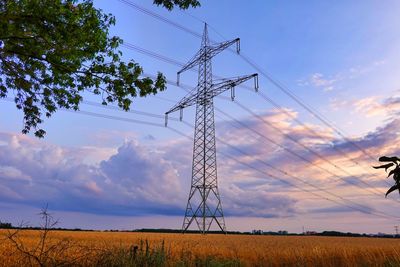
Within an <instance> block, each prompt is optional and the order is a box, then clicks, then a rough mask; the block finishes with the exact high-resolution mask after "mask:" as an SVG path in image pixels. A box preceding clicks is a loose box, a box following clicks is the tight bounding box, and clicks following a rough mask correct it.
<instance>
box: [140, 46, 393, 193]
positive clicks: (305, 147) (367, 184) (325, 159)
mask: <svg viewBox="0 0 400 267" xmlns="http://www.w3.org/2000/svg"><path fill="white" fill-rule="evenodd" d="M133 49H135V48H133ZM135 50H136V49H135ZM137 51H138V52H141V53H143V49H141V50H137ZM144 53H145V54H146V55H149V56H151V57H154V58H156V59H160V58H166V59H168V58H167V57H165V56H163V55H159V54H157V53H154V52H151V51H149V50H147V51H146V52H144ZM171 61H175V60H171V59H168V60H166V62H171ZM174 64H175V65H178V66H183V65H184V64H183V63H180V62H177V61H175V63H174ZM167 82H168V83H170V84H171V85H173V86H177V85H176V84H175V83H173V82H171V81H167ZM177 87H178V88H179V87H180V86H177ZM186 87H187V86H186ZM180 88H183V89H184V90H185V91H187V90H188V89H187V88H184V87H180ZM234 103H235V104H236V105H238V106H239V107H241V108H242V109H244V110H245V111H247V112H249V113H250V114H252V115H253V116H255V117H256V118H258V119H260V120H261V121H262V122H263V123H265V124H267V125H269V126H270V127H272V128H274V129H275V130H277V131H279V132H281V133H282V134H284V135H285V137H287V138H288V139H290V140H291V141H293V142H295V143H296V144H298V145H300V146H302V147H303V148H304V149H306V150H307V151H309V152H310V153H312V154H314V155H315V156H317V157H318V158H320V159H322V160H323V161H325V162H327V163H328V164H330V165H332V166H333V167H335V168H337V169H339V170H341V171H342V172H344V173H346V175H347V176H350V177H354V178H356V179H358V180H359V181H360V182H361V183H362V184H364V185H366V186H368V187H371V188H372V189H369V188H366V189H364V188H362V187H361V186H360V185H358V184H357V183H356V182H354V181H352V180H345V182H346V183H350V184H352V185H354V186H356V187H359V188H362V189H364V190H367V191H370V192H371V193H373V194H376V195H379V196H381V194H383V192H381V191H380V190H377V189H375V188H374V187H373V186H371V185H370V184H369V183H367V182H365V181H363V180H361V179H360V178H358V177H355V176H354V175H352V174H350V173H349V172H347V171H346V170H344V169H343V168H341V167H339V166H337V165H336V164H334V163H332V162H331V161H330V160H328V159H327V158H325V157H324V156H322V155H320V154H319V153H317V152H315V151H314V150H312V149H310V148H308V147H307V146H305V145H303V144H302V143H300V142H298V141H297V140H296V139H294V138H292V137H291V136H290V135H288V134H286V133H283V132H282V130H281V129H279V128H277V127H275V126H273V125H272V124H270V123H269V122H267V121H265V120H264V119H263V118H261V117H260V116H259V115H257V114H255V113H254V112H252V111H251V110H250V109H248V108H247V107H245V106H244V105H242V104H240V103H239V102H238V101H235V102H234ZM330 173H331V174H332V175H334V176H335V177H338V178H339V179H342V180H343V178H342V177H340V176H338V175H336V174H334V173H332V172H330ZM372 190H375V191H376V192H373V191H372ZM395 201H396V200H395Z"/></svg>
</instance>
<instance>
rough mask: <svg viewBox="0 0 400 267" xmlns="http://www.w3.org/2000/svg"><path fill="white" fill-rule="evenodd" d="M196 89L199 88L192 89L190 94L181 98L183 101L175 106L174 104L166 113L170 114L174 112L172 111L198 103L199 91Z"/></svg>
mask: <svg viewBox="0 0 400 267" xmlns="http://www.w3.org/2000/svg"><path fill="white" fill-rule="evenodd" d="M196 89H197V88H195V90H192V91H191V92H190V93H189V94H187V95H186V96H185V97H183V98H182V99H181V101H179V102H178V103H177V104H176V105H175V106H173V107H172V108H171V109H170V110H168V111H167V112H165V115H168V114H169V113H172V112H175V111H178V110H182V109H184V108H186V107H190V106H192V105H194V104H196V99H197V97H198V92H197V90H196Z"/></svg>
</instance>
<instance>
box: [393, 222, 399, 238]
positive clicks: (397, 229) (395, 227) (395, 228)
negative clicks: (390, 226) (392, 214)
mask: <svg viewBox="0 0 400 267" xmlns="http://www.w3.org/2000/svg"><path fill="white" fill-rule="evenodd" d="M394 231H395V232H396V236H398V235H399V226H398V225H395V226H394Z"/></svg>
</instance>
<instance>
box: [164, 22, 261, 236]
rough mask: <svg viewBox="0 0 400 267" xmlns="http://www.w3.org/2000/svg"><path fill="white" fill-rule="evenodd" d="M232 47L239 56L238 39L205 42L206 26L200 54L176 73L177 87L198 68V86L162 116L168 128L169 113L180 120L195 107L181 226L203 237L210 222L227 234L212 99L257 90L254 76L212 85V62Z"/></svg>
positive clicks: (235, 78) (216, 81) (207, 40)
mask: <svg viewBox="0 0 400 267" xmlns="http://www.w3.org/2000/svg"><path fill="white" fill-rule="evenodd" d="M234 44H236V51H237V53H239V51H240V39H239V38H236V39H234V40H231V41H226V42H222V43H217V44H214V43H211V42H210V40H209V38H208V31H207V24H205V25H204V32H203V37H202V42H201V47H200V50H199V51H198V52H197V53H196V54H195V55H194V57H193V58H192V59H191V60H190V61H189V62H188V63H186V64H185V65H184V66H183V67H182V69H181V70H180V71H178V73H177V84H178V85H179V76H180V74H181V73H182V72H184V71H186V70H189V69H192V68H194V67H196V66H198V84H197V86H196V87H195V88H194V90H192V91H191V92H190V93H189V94H188V95H186V96H185V97H184V98H183V99H182V100H181V101H179V102H178V103H177V104H176V105H175V106H173V107H172V108H171V109H170V110H169V111H168V112H166V113H165V115H166V122H165V123H166V125H167V120H168V114H169V113H172V112H175V111H180V118H181V119H182V112H183V109H184V108H186V107H189V106H192V105H196V119H195V131H194V145H193V162H192V180H191V187H190V192H189V198H188V202H187V205H186V211H185V218H184V220H183V225H182V230H183V232H186V231H187V230H188V228H189V227H190V225H191V224H192V223H193V221H195V222H196V224H197V226H198V229H199V230H200V231H201V232H202V233H206V232H208V231H209V230H210V227H211V225H212V223H213V221H215V222H216V224H217V225H218V227H219V229H221V231H223V232H226V227H225V219H224V213H223V211H222V203H221V197H220V194H219V190H218V182H217V157H216V146H215V123H214V104H213V98H214V97H215V96H217V95H219V94H221V93H223V92H225V91H226V90H231V97H232V100H234V97H235V91H234V89H235V86H237V85H239V84H241V83H243V82H245V81H247V80H250V79H252V78H253V79H254V87H255V89H256V91H257V89H258V75H257V74H251V75H246V76H240V77H234V78H229V79H219V80H215V81H213V75H212V65H211V59H212V58H213V57H214V56H216V55H217V54H218V53H220V52H221V51H223V50H225V49H227V48H228V47H230V46H232V45H234Z"/></svg>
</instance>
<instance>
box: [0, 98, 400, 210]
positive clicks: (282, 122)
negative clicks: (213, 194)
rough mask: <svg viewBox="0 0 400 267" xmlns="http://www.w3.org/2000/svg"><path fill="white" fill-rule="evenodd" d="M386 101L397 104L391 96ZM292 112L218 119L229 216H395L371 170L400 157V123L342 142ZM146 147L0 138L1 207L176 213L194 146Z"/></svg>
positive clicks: (186, 142)
mask: <svg viewBox="0 0 400 267" xmlns="http://www.w3.org/2000/svg"><path fill="white" fill-rule="evenodd" d="M371 101H372V100H371ZM385 101H386V102H385V103H387V104H388V105H393V106H396V107H397V103H398V99H397V98H392V99H387V100H385ZM371 103H372V102H371ZM361 106H362V105H361ZM369 106H371V105H369ZM296 116H297V114H296V113H295V112H293V111H291V110H286V113H276V112H266V113H264V114H262V115H261V116H260V117H259V118H256V117H252V118H248V119H244V120H241V122H242V123H241V124H237V123H236V122H231V121H225V122H219V130H218V140H219V141H217V143H218V151H219V158H218V162H219V179H220V180H219V182H220V193H221V196H222V200H223V207H224V211H225V213H226V215H228V216H239V217H246V216H250V217H263V218H287V217H296V216H298V215H299V214H310V213H327V214H335V213H343V212H344V213H350V212H359V211H360V209H361V210H362V211H364V212H365V213H374V212H377V211H379V210H384V211H385V212H388V213H390V212H392V211H393V209H394V207H395V206H394V205H392V204H395V203H394V202H393V201H391V200H389V199H388V200H385V199H384V198H383V196H384V191H385V189H386V188H387V186H388V185H387V184H386V183H385V181H384V180H383V176H384V174H383V173H381V172H379V173H378V172H377V171H376V170H374V169H372V168H371V165H373V164H375V163H376V162H375V159H374V158H377V157H379V156H380V155H384V154H388V155H399V154H400V153H399V152H400V149H398V148H396V146H395V145H394V144H395V143H397V142H399V141H400V140H399V139H400V138H399V136H398V134H397V133H398V131H399V130H400V120H396V119H394V120H392V121H390V122H389V123H387V124H386V125H384V126H382V127H379V128H377V129H375V130H374V131H372V132H370V133H369V134H367V135H366V136H364V137H362V138H358V139H352V140H342V139H338V138H337V137H336V136H335V135H334V133H333V131H332V130H330V129H326V128H323V127H321V126H319V125H312V124H306V125H297V124H296V123H295V122H294V120H293V118H296ZM247 127H250V128H251V129H252V130H249V129H248V128H247ZM133 136H134V135H133ZM150 141H151V144H152V145H143V144H140V143H139V142H138V141H137V139H135V138H134V137H132V140H130V141H125V142H124V143H123V144H122V145H120V146H119V147H118V148H105V147H82V148H73V147H60V146H56V145H51V144H48V143H46V142H43V141H38V140H36V139H32V138H30V137H28V136H23V135H15V134H9V133H1V134H0V181H1V183H0V202H3V203H15V204H24V205H29V206H33V207H41V206H43V205H44V204H45V203H50V204H51V207H52V208H53V209H56V210H61V211H75V212H83V213H92V214H99V215H118V216H144V215H168V216H173V215H182V214H183V213H184V208H185V203H186V200H187V193H188V190H189V186H190V174H191V156H192V155H191V147H192V143H191V140H188V139H182V138H178V139H174V140H171V141H169V142H162V143H161V142H159V143H158V141H157V140H154V138H151V139H150ZM361 149H362V150H361ZM227 155H228V156H227ZM371 155H372V158H371ZM232 157H233V158H232ZM313 185H315V186H316V187H314V186H313ZM328 192H329V193H331V194H329V193H328ZM357 196H359V197H357ZM365 196H368V197H369V198H370V201H365ZM315 199H318V201H316V200H315ZM349 199H351V201H353V202H348V200H349ZM354 203H356V204H358V205H362V207H361V208H360V207H359V206H357V205H356V204H354ZM349 206H350V207H349ZM352 207H353V208H352ZM354 207H358V211H357V209H354Z"/></svg>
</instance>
